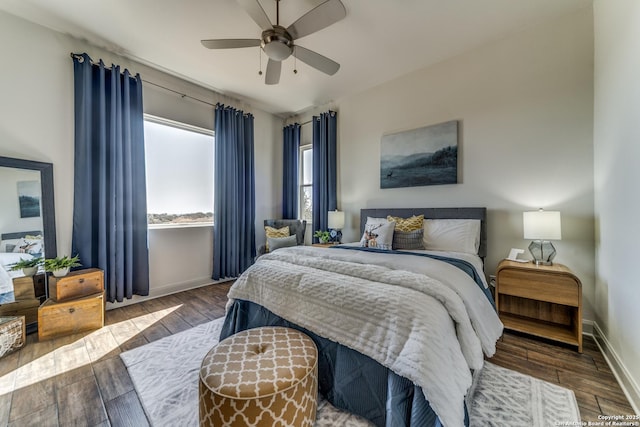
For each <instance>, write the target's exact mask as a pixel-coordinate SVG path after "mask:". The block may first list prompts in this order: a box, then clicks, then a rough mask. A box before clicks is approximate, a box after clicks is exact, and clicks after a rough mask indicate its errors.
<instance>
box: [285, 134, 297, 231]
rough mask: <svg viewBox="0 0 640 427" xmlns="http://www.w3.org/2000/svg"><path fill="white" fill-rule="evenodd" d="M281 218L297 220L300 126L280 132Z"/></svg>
mask: <svg viewBox="0 0 640 427" xmlns="http://www.w3.org/2000/svg"><path fill="white" fill-rule="evenodd" d="M282 138H283V152H284V155H283V159H282V172H283V173H282V218H283V219H297V218H298V174H299V171H298V157H299V156H300V125H299V124H298V123H294V124H292V125H289V126H286V127H285V128H284V129H283V131H282Z"/></svg>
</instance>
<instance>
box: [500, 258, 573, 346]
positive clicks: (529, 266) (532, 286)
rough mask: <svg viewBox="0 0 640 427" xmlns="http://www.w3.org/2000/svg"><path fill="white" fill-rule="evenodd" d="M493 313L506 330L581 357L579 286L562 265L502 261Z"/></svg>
mask: <svg viewBox="0 0 640 427" xmlns="http://www.w3.org/2000/svg"><path fill="white" fill-rule="evenodd" d="M496 279H497V280H496V298H495V300H496V309H497V311H498V314H499V315H500V320H501V321H502V323H503V324H504V327H505V328H506V329H511V330H514V331H518V332H524V333H527V334H531V335H535V336H538V337H542V338H547V339H550V340H554V341H559V342H563V343H566V344H572V345H575V346H577V347H578V351H579V352H580V353H582V283H581V282H580V279H578V277H577V276H576V275H575V274H573V272H572V271H571V270H570V269H569V268H567V267H566V266H564V265H562V264H553V265H549V266H546V265H539V266H538V265H535V264H533V263H526V264H523V263H519V262H514V261H508V260H503V261H502V262H500V264H498V271H497V273H496Z"/></svg>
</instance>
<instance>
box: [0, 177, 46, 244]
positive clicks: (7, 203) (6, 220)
mask: <svg viewBox="0 0 640 427" xmlns="http://www.w3.org/2000/svg"><path fill="white" fill-rule="evenodd" d="M18 181H38V182H40V172H38V171H32V170H28V169H14V168H5V167H0V234H1V233H15V232H21V231H42V216H39V217H34V218H20V203H19V202H18Z"/></svg>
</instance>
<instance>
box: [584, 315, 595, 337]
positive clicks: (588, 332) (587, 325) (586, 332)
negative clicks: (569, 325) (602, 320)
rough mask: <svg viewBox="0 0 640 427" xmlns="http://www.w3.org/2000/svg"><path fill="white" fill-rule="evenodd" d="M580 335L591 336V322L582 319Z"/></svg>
mask: <svg viewBox="0 0 640 427" xmlns="http://www.w3.org/2000/svg"><path fill="white" fill-rule="evenodd" d="M582 335H589V336H593V320H587V319H582Z"/></svg>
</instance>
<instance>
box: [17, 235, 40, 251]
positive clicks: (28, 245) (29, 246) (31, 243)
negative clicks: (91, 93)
mask: <svg viewBox="0 0 640 427" xmlns="http://www.w3.org/2000/svg"><path fill="white" fill-rule="evenodd" d="M13 252H14V253H22V254H31V255H40V254H41V253H42V239H37V238H36V239H29V238H27V237H25V238H23V239H20V240H19V241H18V242H17V243H16V245H15V247H14V248H13Z"/></svg>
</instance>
